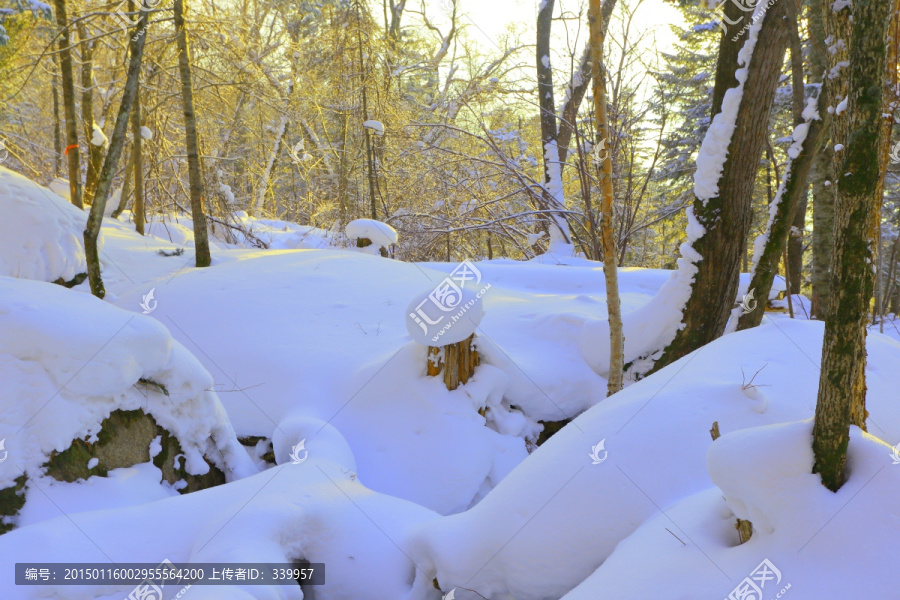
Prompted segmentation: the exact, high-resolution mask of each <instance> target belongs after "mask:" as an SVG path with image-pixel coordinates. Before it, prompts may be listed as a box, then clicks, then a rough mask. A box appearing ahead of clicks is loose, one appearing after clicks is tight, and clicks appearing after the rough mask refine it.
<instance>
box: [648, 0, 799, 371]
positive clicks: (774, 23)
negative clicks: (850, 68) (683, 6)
mask: <svg viewBox="0 0 900 600" xmlns="http://www.w3.org/2000/svg"><path fill="white" fill-rule="evenodd" d="M784 16H785V9H784V3H783V2H779V3H776V4H775V5H773V6H772V7H771V8H770V9H769V10H768V11H767V12H766V14H765V17H763V21H762V23H761V25H760V29H759V31H758V37H757V40H756V46H755V49H754V51H753V54H752V57H751V59H750V64H749V65H747V70H748V72H747V79H746V81H745V82H744V88H743V94H742V96H741V101H740V105H739V107H738V109H737V116H736V121H735V128H734V132H733V134H732V136H731V140H730V142H729V145H728V148H729V153H728V156H727V158H726V159H725V163H724V165H723V167H722V174H721V176H720V177H719V180H718V196H717V197H714V198H709V199H707V200H702V199H700V198H695V201H694V204H693V212H694V217H695V218H696V220H697V221H698V222H699V224H700V225H701V226H702V227H703V228H704V230H705V233H704V234H703V235H702V236H701V237H700V238H699V239H697V240H696V241H695V242H694V243H693V250H694V251H695V252H696V253H697V254H699V255H700V257H701V258H700V259H699V261H697V262H696V263H695V265H696V268H697V273H696V275H695V276H694V278H693V281H692V283H691V295H690V298H689V299H688V301H687V303H686V305H685V307H684V311H683V318H682V323H683V325H684V326H683V327H682V328H681V329H679V330H678V332H677V333H676V334H675V338H674V339H673V340H672V342H671V343H670V344H669V345H668V346H667V347H666V349H665V350H664V351H663V354H662V356H661V357H660V358H659V359H658V360H657V361H656V363H655V364H654V366H653V369H652V370H653V371H657V370H659V369H661V368H662V367H664V366H666V365H668V364H671V363H673V362H675V361H676V360H678V359H679V358H681V357H682V356H685V355H687V354H689V353H690V352H693V351H694V350H696V349H697V348H700V347H701V346H703V345H705V344H708V343H709V342H711V341H713V340H714V339H716V338H718V337H719V336H721V335H722V333H724V331H725V325H726V324H727V322H728V317H729V316H730V314H731V310H732V307H733V306H734V301H735V297H736V296H737V289H738V277H739V273H740V267H741V258H742V256H743V254H744V251H745V244H746V240H747V236H748V233H749V230H750V221H751V219H752V209H753V204H752V203H753V187H754V183H755V180H756V173H757V170H758V169H759V161H760V156H761V155H762V151H763V144H764V143H765V140H766V136H767V130H768V121H769V112H770V109H771V107H772V101H773V99H774V96H775V87H776V85H777V83H778V78H779V76H780V74H781V67H782V64H783V61H784V54H785V51H786V49H787V42H788V31H787V29H788V27H787V22H786V20H785V19H784ZM731 76H732V77H733V74H732V75H731Z"/></svg>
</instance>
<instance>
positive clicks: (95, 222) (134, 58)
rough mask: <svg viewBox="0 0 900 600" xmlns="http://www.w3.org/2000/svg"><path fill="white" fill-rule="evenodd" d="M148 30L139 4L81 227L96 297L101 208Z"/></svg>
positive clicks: (116, 160) (122, 142) (103, 292)
mask: <svg viewBox="0 0 900 600" xmlns="http://www.w3.org/2000/svg"><path fill="white" fill-rule="evenodd" d="M146 30H147V10H146V8H145V7H144V6H143V5H142V7H141V12H140V13H139V16H138V23H137V28H136V29H135V34H134V36H133V37H132V38H131V43H130V52H131V56H130V58H129V60H128V71H127V75H126V78H125V89H124V90H123V91H122V103H121V104H120V105H119V114H118V115H116V124H115V126H114V127H113V134H112V138H111V139H110V142H109V150H108V151H107V153H106V158H105V159H104V161H103V166H102V167H101V168H100V173H99V177H98V180H97V190H96V192H95V194H94V203H93V204H92V205H91V212H90V214H89V215H88V219H87V227H86V228H85V230H84V253H85V257H86V259H87V267H88V280H89V281H90V284H91V293H92V294H94V295H95V296H97V297H98V298H103V297H104V296H105V295H106V290H105V289H104V287H103V279H102V277H101V276H100V255H99V252H98V250H97V236H98V235H99V233H100V223H101V221H102V220H103V211H104V209H105V208H106V201H107V198H108V197H109V190H110V187H111V186H112V180H113V176H114V175H115V172H116V168H117V166H118V164H119V158H120V157H121V155H122V149H123V148H124V146H125V134H126V132H127V130H128V117H129V115H130V114H131V106H132V104H133V103H134V98H135V96H137V88H138V78H139V77H140V72H141V57H142V55H143V53H144V40H145V39H146V37H147V36H146V35H145V34H146Z"/></svg>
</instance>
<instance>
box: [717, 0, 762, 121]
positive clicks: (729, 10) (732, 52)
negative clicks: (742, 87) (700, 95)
mask: <svg viewBox="0 0 900 600" xmlns="http://www.w3.org/2000/svg"><path fill="white" fill-rule="evenodd" d="M737 4H738V3H737V2H726V3H725V5H724V6H723V7H722V10H723V11H724V15H725V19H724V20H723V25H724V26H725V30H723V31H722V37H720V38H719V54H718V59H717V61H716V77H715V82H714V83H713V95H712V107H711V109H710V114H709V118H710V119H712V118H713V117H715V116H716V115H717V114H719V113H720V112H722V99H723V98H724V97H725V92H727V91H728V90H730V89H731V88H733V87H737V86H738V80H737V79H735V77H734V74H735V73H736V72H737V69H738V52H740V51H741V48H743V47H744V42H746V41H747V36H748V35H749V31H743V28H744V25H745V24H746V23H748V22H749V19H750V15H752V13H747V12H744V11H742V10H741V9H740V8H739V7H738V5H737ZM747 4H750V3H749V2H748V3H747ZM738 33H740V36H739V37H738V38H737V39H736V40H735V39H732V38H734V36H735V35H738Z"/></svg>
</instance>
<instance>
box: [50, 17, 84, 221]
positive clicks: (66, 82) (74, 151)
mask: <svg viewBox="0 0 900 600" xmlns="http://www.w3.org/2000/svg"><path fill="white" fill-rule="evenodd" d="M53 4H54V8H55V9H56V24H57V25H58V26H59V28H60V34H59V71H60V74H61V75H62V85H63V94H62V96H63V110H64V112H65V115H66V151H65V154H66V156H68V158H69V196H70V199H71V201H72V204H74V205H75V206H77V207H78V208H84V204H83V203H82V201H81V166H80V160H79V155H78V121H77V117H76V116H75V78H74V76H73V74H72V49H71V42H70V39H71V35H70V34H69V19H68V17H67V16H66V0H53Z"/></svg>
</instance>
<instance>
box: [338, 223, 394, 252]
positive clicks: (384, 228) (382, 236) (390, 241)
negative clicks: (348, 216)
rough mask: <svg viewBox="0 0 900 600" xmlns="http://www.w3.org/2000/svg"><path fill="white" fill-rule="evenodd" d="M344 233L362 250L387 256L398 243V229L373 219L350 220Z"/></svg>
mask: <svg viewBox="0 0 900 600" xmlns="http://www.w3.org/2000/svg"><path fill="white" fill-rule="evenodd" d="M344 233H346V234H347V239H349V240H351V241H354V242H356V247H357V248H359V249H360V250H361V251H362V252H365V253H366V254H374V255H381V256H383V257H385V258H387V257H388V256H390V249H391V248H392V247H393V246H395V245H396V244H397V230H396V229H394V228H393V227H391V226H390V225H388V224H387V223H382V222H381V221H375V220H373V219H356V220H355V221H350V222H349V223H347V227H346V228H345V229H344Z"/></svg>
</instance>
